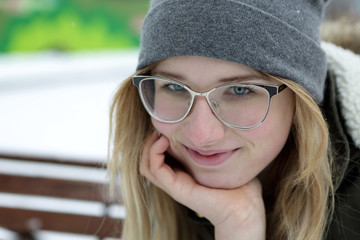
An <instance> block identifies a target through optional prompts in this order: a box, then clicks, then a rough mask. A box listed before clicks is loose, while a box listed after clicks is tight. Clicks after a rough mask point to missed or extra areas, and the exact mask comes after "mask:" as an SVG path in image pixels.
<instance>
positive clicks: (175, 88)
mask: <svg viewBox="0 0 360 240" xmlns="http://www.w3.org/2000/svg"><path fill="white" fill-rule="evenodd" d="M164 88H168V89H170V90H171V91H182V90H184V88H183V87H182V86H181V85H179V84H166V85H165V86H164Z"/></svg>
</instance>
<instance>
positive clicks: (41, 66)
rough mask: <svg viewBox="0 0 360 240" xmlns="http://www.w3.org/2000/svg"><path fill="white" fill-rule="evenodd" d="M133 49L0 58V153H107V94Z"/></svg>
mask: <svg viewBox="0 0 360 240" xmlns="http://www.w3.org/2000/svg"><path fill="white" fill-rule="evenodd" d="M136 55H137V51H136V50H134V51H126V52H98V53H96V52H94V53H77V54H66V55H65V54H57V53H39V54H34V55H15V56H12V55H10V56H1V57H0V114H1V115H0V152H2V153H4V152H6V153H18V154H19V153H20V154H27V155H36V156H56V157H62V158H75V159H79V160H81V159H86V160H94V161H95V160H97V161H99V160H105V159H106V157H107V144H108V142H107V139H108V125H109V124H108V119H109V117H108V115H109V106H110V103H111V97H112V95H113V94H114V91H115V90H116V88H117V87H118V85H119V84H120V83H121V82H122V80H123V79H125V78H126V77H128V76H129V75H130V74H132V72H133V71H134V70H135V66H136V61H137V57H136Z"/></svg>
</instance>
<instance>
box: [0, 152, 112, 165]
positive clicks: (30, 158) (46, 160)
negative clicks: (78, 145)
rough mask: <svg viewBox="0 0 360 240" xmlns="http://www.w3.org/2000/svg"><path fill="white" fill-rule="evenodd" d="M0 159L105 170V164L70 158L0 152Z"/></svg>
mask: <svg viewBox="0 0 360 240" xmlns="http://www.w3.org/2000/svg"><path fill="white" fill-rule="evenodd" d="M0 158H3V159H13V160H22V161H30V162H42V163H55V164H66V165H71V166H83V167H96V168H106V164H105V162H101V161H97V162H96V161H92V162H89V161H86V160H80V159H77V160H76V159H70V158H56V157H51V156H50V157H45V156H41V157H39V156H32V155H29V154H27V155H25V154H9V153H4V152H0Z"/></svg>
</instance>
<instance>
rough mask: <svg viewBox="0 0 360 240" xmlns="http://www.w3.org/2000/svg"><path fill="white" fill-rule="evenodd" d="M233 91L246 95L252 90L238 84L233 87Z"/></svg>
mask: <svg viewBox="0 0 360 240" xmlns="http://www.w3.org/2000/svg"><path fill="white" fill-rule="evenodd" d="M232 91H233V93H234V94H236V95H245V94H247V93H249V92H250V90H249V89H248V88H246V87H239V86H236V87H232Z"/></svg>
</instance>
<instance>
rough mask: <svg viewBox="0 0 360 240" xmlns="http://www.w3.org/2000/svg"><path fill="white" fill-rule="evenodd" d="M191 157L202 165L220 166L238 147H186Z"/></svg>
mask: <svg viewBox="0 0 360 240" xmlns="http://www.w3.org/2000/svg"><path fill="white" fill-rule="evenodd" d="M185 148H186V150H187V152H188V154H189V156H190V158H191V159H192V160H193V161H194V162H195V163H197V164H198V165H201V166H209V167H211V166H218V165H221V164H222V163H224V162H226V161H227V160H228V159H229V158H230V157H231V156H232V155H233V154H234V152H235V151H236V150H237V149H231V150H201V149H193V148H189V147H185Z"/></svg>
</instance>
